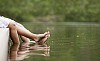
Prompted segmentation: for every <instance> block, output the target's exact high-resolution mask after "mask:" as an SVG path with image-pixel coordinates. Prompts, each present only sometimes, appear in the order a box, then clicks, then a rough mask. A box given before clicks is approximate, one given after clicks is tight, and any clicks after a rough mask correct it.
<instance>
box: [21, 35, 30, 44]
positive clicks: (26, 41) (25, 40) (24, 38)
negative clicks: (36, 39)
mask: <svg viewBox="0 0 100 61" xmlns="http://www.w3.org/2000/svg"><path fill="white" fill-rule="evenodd" d="M20 38H21V40H22V41H23V42H25V43H29V42H30V39H29V38H27V37H25V36H20Z"/></svg>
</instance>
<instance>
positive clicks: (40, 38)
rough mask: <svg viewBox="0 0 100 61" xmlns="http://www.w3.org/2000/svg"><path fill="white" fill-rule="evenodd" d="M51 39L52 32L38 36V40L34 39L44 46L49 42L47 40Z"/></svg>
mask: <svg viewBox="0 0 100 61" xmlns="http://www.w3.org/2000/svg"><path fill="white" fill-rule="evenodd" d="M49 37H50V32H49V31H48V32H45V33H44V34H37V35H36V38H34V40H35V41H36V42H37V43H38V44H43V43H45V42H46V41H47V39H48V38H49Z"/></svg>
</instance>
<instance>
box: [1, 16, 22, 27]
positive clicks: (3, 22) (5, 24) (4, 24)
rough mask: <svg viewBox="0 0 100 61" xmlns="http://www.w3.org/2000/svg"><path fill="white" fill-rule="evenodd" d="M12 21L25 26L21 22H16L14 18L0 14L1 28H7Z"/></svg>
mask: <svg viewBox="0 0 100 61" xmlns="http://www.w3.org/2000/svg"><path fill="white" fill-rule="evenodd" d="M10 22H13V23H15V24H16V25H18V26H20V27H24V26H23V25H21V24H20V23H17V22H15V21H14V20H12V19H9V18H6V17H3V16H0V28H7V27H8V25H9V23H10Z"/></svg>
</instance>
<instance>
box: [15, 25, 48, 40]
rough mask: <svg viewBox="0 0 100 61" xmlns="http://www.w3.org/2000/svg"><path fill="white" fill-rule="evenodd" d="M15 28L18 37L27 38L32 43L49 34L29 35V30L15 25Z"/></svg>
mask: <svg viewBox="0 0 100 61" xmlns="http://www.w3.org/2000/svg"><path fill="white" fill-rule="evenodd" d="M16 27H17V32H18V34H19V35H22V36H25V37H27V38H30V39H32V40H34V41H38V40H39V39H41V38H43V37H45V36H46V35H47V34H49V33H48V32H46V33H44V34H38V35H37V34H33V33H31V32H30V31H29V30H27V29H26V28H22V27H20V26H18V25H16Z"/></svg>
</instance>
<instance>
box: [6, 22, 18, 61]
mask: <svg viewBox="0 0 100 61" xmlns="http://www.w3.org/2000/svg"><path fill="white" fill-rule="evenodd" d="M8 28H9V29H10V37H11V40H12V42H13V45H12V46H11V49H10V59H11V61H13V60H16V57H17V51H18V48H19V45H20V42H19V37H18V33H17V28H16V26H15V25H14V24H13V23H10V24H9V26H8Z"/></svg>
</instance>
